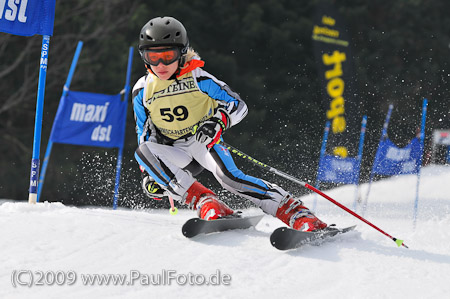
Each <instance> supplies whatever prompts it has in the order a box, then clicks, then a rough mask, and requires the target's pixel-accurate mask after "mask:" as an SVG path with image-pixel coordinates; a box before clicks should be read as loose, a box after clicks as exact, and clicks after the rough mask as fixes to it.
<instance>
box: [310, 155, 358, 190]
mask: <svg viewBox="0 0 450 299" xmlns="http://www.w3.org/2000/svg"><path fill="white" fill-rule="evenodd" d="M360 163H361V161H360V159H359V158H351V157H347V158H339V157H335V156H330V155H325V156H324V157H323V158H322V160H321V161H320V166H319V171H318V174H317V175H318V176H317V179H318V180H319V181H321V182H334V183H343V184H356V185H357V184H358V183H359V170H360Z"/></svg>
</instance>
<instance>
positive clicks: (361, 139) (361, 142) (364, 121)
mask: <svg viewBox="0 0 450 299" xmlns="http://www.w3.org/2000/svg"><path fill="white" fill-rule="evenodd" d="M366 125H367V115H364V116H363V119H362V122H361V133H360V135H359V146H358V156H357V159H358V171H357V173H356V180H355V181H356V188H355V202H354V203H353V211H355V212H356V203H357V201H358V193H359V174H360V172H361V161H362V155H363V148H364V138H365V135H366Z"/></svg>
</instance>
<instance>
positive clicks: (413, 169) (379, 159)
mask: <svg viewBox="0 0 450 299" xmlns="http://www.w3.org/2000/svg"><path fill="white" fill-rule="evenodd" d="M420 156H421V148H420V141H419V139H418V138H414V139H412V140H411V142H410V143H409V144H408V145H407V146H405V147H404V148H399V147H397V146H396V145H395V144H394V143H393V142H392V141H391V140H389V138H384V139H383V140H382V141H381V142H380V145H379V146H378V150H377V154H376V156H375V161H374V162H373V173H376V174H382V175H398V174H415V173H418V172H419V169H420V165H419V164H420V163H419V161H420Z"/></svg>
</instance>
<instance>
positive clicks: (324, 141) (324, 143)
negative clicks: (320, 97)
mask: <svg viewBox="0 0 450 299" xmlns="http://www.w3.org/2000/svg"><path fill="white" fill-rule="evenodd" d="M330 125H331V123H330V121H327V122H326V124H325V130H324V132H323V138H322V146H321V148H320V157H319V168H318V169H317V179H316V189H319V184H320V181H319V172H320V169H321V162H322V159H323V156H324V155H325V151H326V148H327V140H328V133H329V132H330ZM316 207H317V194H316V195H315V196H314V204H313V208H312V211H313V212H315V211H316Z"/></svg>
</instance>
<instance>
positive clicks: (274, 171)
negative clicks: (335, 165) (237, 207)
mask: <svg viewBox="0 0 450 299" xmlns="http://www.w3.org/2000/svg"><path fill="white" fill-rule="evenodd" d="M221 144H222V145H223V146H225V147H226V148H228V150H229V151H230V152H232V153H234V154H236V155H238V156H239V157H241V158H243V159H246V160H248V161H250V162H253V164H256V165H257V166H259V167H261V168H264V169H266V170H268V171H269V172H272V173H274V174H276V175H278V176H281V177H283V178H285V179H288V180H290V181H292V182H294V183H297V184H299V185H301V186H303V187H305V188H308V189H309V190H311V191H314V192H315V193H317V194H319V195H320V196H322V197H324V198H326V199H327V200H329V201H331V202H332V203H334V204H335V205H337V206H338V207H340V208H341V209H343V210H344V211H346V212H348V213H350V214H352V215H353V216H355V217H356V218H358V219H359V220H361V221H363V222H365V223H366V224H368V225H370V226H371V227H373V228H374V229H376V230H377V231H379V232H380V233H382V234H383V235H385V236H387V237H389V238H390V239H391V240H393V241H394V242H395V243H396V244H397V246H398V247H400V246H403V247H405V248H408V246H406V244H404V243H403V240H400V239H397V238H394V237H392V236H391V235H389V234H388V233H386V232H385V231H383V230H382V229H380V228H379V227H377V226H375V225H374V224H372V223H371V222H369V221H368V220H366V219H364V218H363V217H361V216H359V215H358V214H356V213H355V212H353V211H352V210H350V209H348V208H347V207H345V206H344V205H342V204H340V203H339V202H337V201H336V200H334V199H333V198H331V197H330V196H328V195H326V194H325V193H323V192H322V191H320V190H318V189H317V188H314V187H313V186H311V185H310V184H308V183H305V182H303V181H301V180H299V179H297V178H295V177H293V176H291V175H289V174H287V173H284V172H282V171H280V170H278V169H275V168H273V167H271V166H269V165H267V164H265V163H262V162H260V161H258V160H256V159H254V158H252V157H250V156H249V155H247V154H245V153H243V152H241V151H240V150H238V149H237V148H235V147H233V146H231V145H229V144H227V143H225V142H221Z"/></svg>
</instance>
